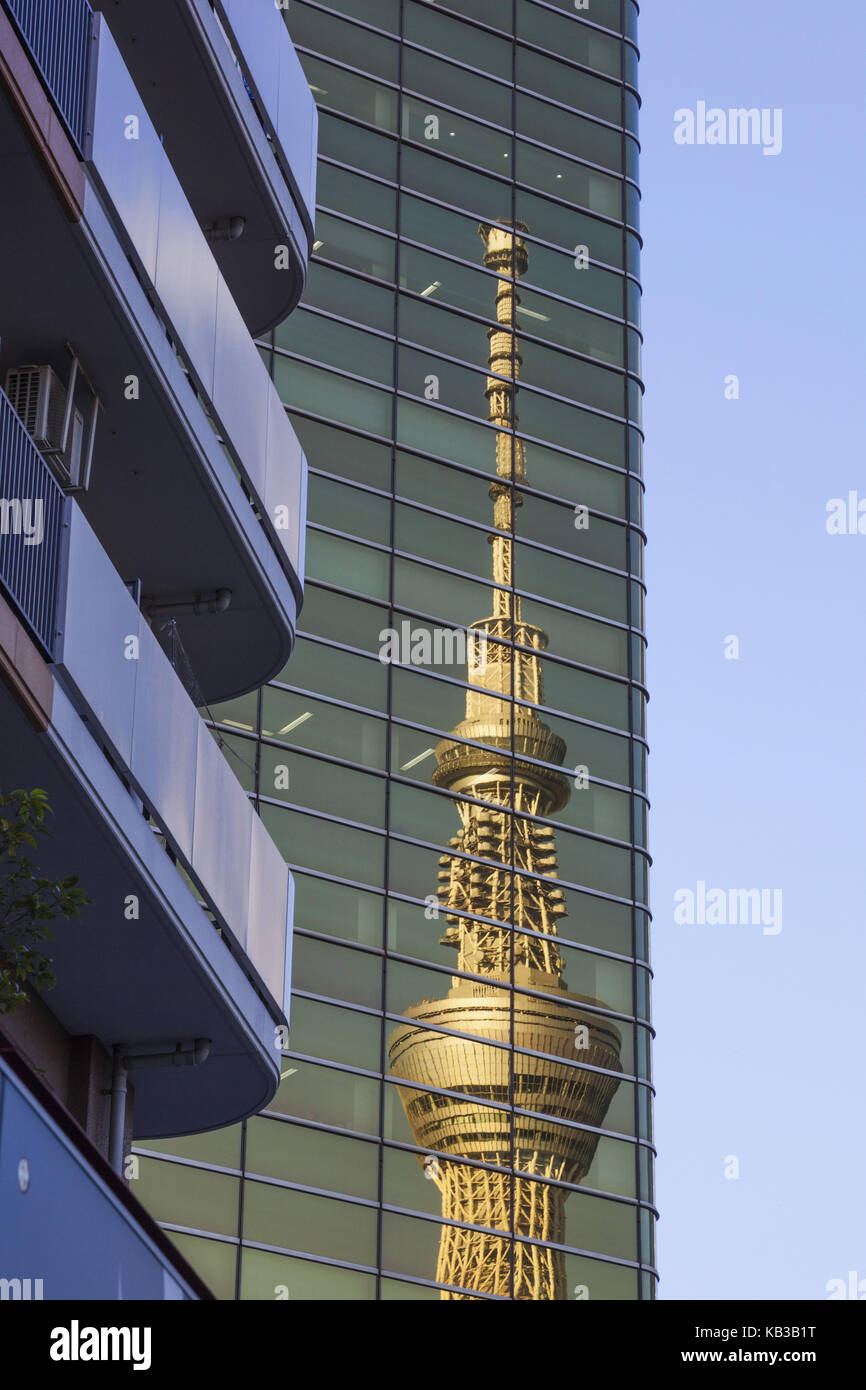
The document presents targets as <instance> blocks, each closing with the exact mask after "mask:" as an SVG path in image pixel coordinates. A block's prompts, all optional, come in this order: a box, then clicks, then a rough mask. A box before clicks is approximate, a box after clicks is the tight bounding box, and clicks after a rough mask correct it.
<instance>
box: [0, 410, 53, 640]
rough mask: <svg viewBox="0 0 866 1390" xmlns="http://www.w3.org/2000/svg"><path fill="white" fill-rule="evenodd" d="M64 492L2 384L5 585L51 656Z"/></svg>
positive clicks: (0, 529)
mask: <svg viewBox="0 0 866 1390" xmlns="http://www.w3.org/2000/svg"><path fill="white" fill-rule="evenodd" d="M63 500H64V498H63V492H62V490H61V488H60V485H59V483H58V482H57V481H56V479H55V478H54V477H53V475H52V474H51V473H50V472H49V470H48V466H47V464H46V463H45V460H44V459H43V457H42V455H41V454H40V452H39V450H38V449H37V448H36V445H35V444H34V443H33V440H32V439H31V438H30V435H29V434H28V433H27V431H26V429H25V428H24V425H23V424H22V422H21V420H20V418H19V416H18V415H17V414H16V412H15V411H14V410H13V408H12V406H11V404H10V402H9V398H8V396H7V395H6V394H5V392H4V391H3V390H2V389H0V588H2V589H3V590H4V591H5V592H6V594H7V595H8V597H9V599H10V601H11V602H12V603H13V604H14V606H15V608H16V609H17V610H18V613H19V616H20V617H21V618H22V620H23V621H24V622H25V623H26V624H27V627H28V628H29V630H30V632H31V633H32V635H33V637H34V638H35V639H36V641H37V642H38V644H39V646H40V647H41V648H42V651H43V653H44V654H45V656H47V657H48V658H49V659H50V658H51V657H52V653H53V647H54V621H55V610H56V607H57V581H58V560H59V553H60V528H61V521H62V513H63Z"/></svg>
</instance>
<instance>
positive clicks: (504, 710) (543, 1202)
mask: <svg viewBox="0 0 866 1390" xmlns="http://www.w3.org/2000/svg"><path fill="white" fill-rule="evenodd" d="M527 230H528V229H527V228H526V227H525V226H524V225H523V224H522V223H519V222H516V223H514V224H513V226H512V225H502V224H498V223H482V224H481V226H480V227H479V233H480V236H481V240H482V242H483V245H484V264H485V266H486V267H487V268H488V269H489V270H492V271H493V272H495V275H496V277H497V279H496V327H495V328H491V329H490V330H489V331H488V338H489V354H488V366H489V372H490V375H489V376H488V378H487V386H486V392H485V394H486V396H487V401H488V418H489V420H490V422H491V424H492V425H493V426H494V428H495V440H496V477H495V480H494V482H493V483H492V484H491V486H490V497H491V500H492V502H493V525H494V530H493V532H492V533H491V535H490V537H489V540H490V544H491V550H492V576H493V603H492V608H493V612H492V613H491V614H490V616H488V617H486V618H482V619H480V620H478V621H476V622H474V623H472V625H471V626H472V628H473V629H474V630H475V632H476V633H477V634H478V640H477V641H476V642H474V643H470V644H469V658H468V668H467V681H468V684H469V689H468V691H467V695H466V712H465V717H464V718H463V719H462V720H461V721H460V723H459V724H458V725H457V726H456V727H455V728H454V729H453V730H452V734H451V736H450V737H449V738H447V739H444V740H443V741H442V742H440V743H439V745H438V746H437V748H436V761H437V766H436V770H435V772H434V774H433V781H434V783H435V784H436V786H438V787H442V788H444V789H447V790H448V791H450V792H452V793H453V794H454V795H455V797H459V798H460V799H459V800H458V801H457V803H456V804H457V810H458V813H459V816H460V820H461V829H460V832H459V834H457V835H456V836H455V837H454V838H453V839H452V840H451V842H450V848H451V852H450V853H448V854H444V855H443V856H442V857H441V859H440V861H439V862H440V871H439V889H438V896H439V902H440V908H441V910H442V911H444V915H445V919H446V922H447V924H448V925H447V929H446V932H445V935H444V937H443V938H442V941H443V944H446V945H448V946H453V947H454V948H456V950H457V969H458V971H459V972H461V973H460V974H458V975H455V976H453V977H452V987H451V989H450V990H449V991H448V993H447V995H446V996H445V997H444V998H442V999H438V1000H433V1001H426V1000H425V1001H423V1002H422V1003H419V1004H415V1005H413V1006H412V1007H411V1008H410V1009H408V1010H407V1011H406V1014H405V1018H406V1023H405V1024H402V1025H401V1026H400V1027H398V1028H397V1029H396V1030H395V1031H394V1033H393V1034H392V1036H391V1038H390V1042H389V1051H390V1057H391V1066H392V1070H393V1071H394V1073H395V1074H396V1075H397V1076H399V1077H401V1078H405V1082H404V1084H403V1085H401V1087H400V1095H401V1099H402V1101H403V1105H404V1107H405V1110H406V1114H407V1117H408V1119H409V1123H410V1125H411V1127H412V1131H413V1134H414V1136H415V1140H416V1142H417V1143H418V1144H419V1146H421V1147H422V1148H425V1149H433V1150H436V1151H437V1152H438V1153H439V1154H441V1155H442V1158H441V1160H440V1161H439V1162H437V1164H436V1165H435V1166H434V1167H433V1169H432V1171H433V1173H434V1175H435V1181H436V1183H437V1185H438V1187H439V1190H440V1192H441V1197H442V1215H443V1217H444V1218H445V1219H446V1221H447V1222H449V1223H451V1222H456V1223H464V1224H462V1225H451V1224H446V1225H443V1228H442V1235H441V1240H440V1246H439V1260H438V1267H437V1272H436V1278H437V1280H438V1281H439V1282H440V1283H442V1284H446V1285H450V1286H452V1288H451V1290H443V1293H442V1297H443V1298H446V1299H451V1298H472V1297H473V1296H476V1297H477V1296H479V1295H483V1294H488V1295H494V1296H499V1297H504V1298H514V1299H532V1300H545V1299H565V1298H566V1297H567V1293H566V1277H565V1256H564V1254H563V1253H562V1252H561V1251H558V1250H554V1249H550V1248H548V1246H547V1245H540V1244H536V1243H534V1242H551V1243H553V1244H562V1243H563V1242H564V1240H565V1201H566V1198H567V1195H568V1189H567V1188H566V1187H563V1186H560V1185H559V1184H561V1183H577V1182H580V1181H581V1180H582V1179H583V1178H584V1177H585V1175H586V1173H587V1171H588V1169H589V1166H590V1164H591V1162H592V1159H593V1156H594V1154H595V1149H596V1145H597V1142H598V1140H597V1136H596V1135H595V1134H593V1133H592V1132H591V1131H590V1130H586V1129H580V1128H577V1127H576V1126H577V1125H591V1126H600V1125H601V1124H602V1122H603V1120H604V1117H605V1114H606V1112H607V1109H608V1106H609V1105H610V1102H611V1100H612V1098H613V1095H614V1092H615V1091H616V1088H617V1086H618V1084H619V1083H618V1081H617V1079H616V1077H615V1076H611V1075H606V1074H605V1073H604V1071H594V1070H587V1069H586V1067H587V1066H588V1067H589V1068H603V1069H605V1071H607V1072H611V1071H619V1069H620V1062H619V1052H620V1042H621V1039H620V1034H619V1032H618V1030H617V1029H616V1028H615V1027H614V1026H613V1024H612V1023H610V1022H609V1021H608V1020H607V1019H605V1018H604V1017H603V1016H601V1015H599V1014H596V1013H594V1012H591V1011H589V1010H587V1009H585V1008H582V1007H581V1006H582V1005H587V1004H589V1005H596V1004H598V1002H599V1001H597V1000H594V999H587V998H584V997H582V996H579V995H576V994H572V993H570V992H569V990H568V988H567V985H566V983H565V980H564V979H563V969H564V965H563V957H562V954H561V952H560V950H559V946H558V943H557V936H556V923H557V919H559V918H561V917H563V916H564V915H565V914H566V907H565V901H564V895H563V892H562V889H561V888H560V887H559V886H558V885H557V881H556V879H557V861H556V841H555V837H554V832H553V829H552V827H551V826H550V825H549V824H546V823H545V821H546V819H548V818H550V817H552V816H554V815H555V814H556V812H558V811H559V810H561V809H562V807H563V806H565V804H566V802H567V801H568V798H569V794H570V790H571V783H570V780H569V778H567V777H566V776H565V775H564V773H563V772H562V771H561V770H560V769H561V765H562V763H563V760H564V758H565V752H566V748H565V744H564V742H563V740H562V739H561V738H560V737H559V736H558V735H557V734H555V733H554V732H553V731H552V730H551V729H550V728H549V727H548V726H547V725H546V724H544V723H543V722H542V720H541V719H540V718H539V716H538V713H537V709H536V706H538V705H541V704H543V700H544V690H543V673H542V665H541V657H540V655H539V654H540V653H541V652H543V651H544V650H545V648H546V646H547V635H546V634H545V633H544V632H543V631H542V629H541V628H539V627H536V626H534V625H532V624H531V623H527V622H526V621H525V620H524V618H523V616H522V611H521V602H520V597H519V595H518V594H517V593H516V592H515V588H514V582H515V581H514V536H515V529H516V528H515V521H516V516H517V512H518V509H519V508H520V506H521V505H522V503H523V498H522V496H521V494H520V491H519V485H520V484H521V483H524V482H525V481H526V457H525V449H524V445H523V442H522V440H520V439H518V438H517V436H516V433H515V430H516V426H517V413H516V408H515V407H516V401H515V397H516V390H517V382H518V380H519V376H520V367H521V357H520V352H519V342H518V336H517V310H518V306H519V303H520V298H519V295H518V293H517V282H518V280H519V278H520V276H522V275H524V274H525V273H526V271H527V269H528V265H529V255H528V249H527V246H526V242H525V240H524V234H525V233H526V232H527ZM518 702H519V703H518ZM467 976H472V977H474V978H466V977H467ZM439 1030H448V1031H439ZM421 1087H432V1088H435V1090H436V1091H438V1092H440V1093H439V1094H437V1093H431V1092H430V1091H428V1090H422V1089H420V1088H421ZM441 1092H451V1093H453V1094H448V1095H445V1094H441ZM485 1102H486V1103H485ZM516 1108H517V1109H516ZM518 1110H519V1112H520V1113H518ZM524 1111H531V1112H533V1113H532V1114H525V1113H523V1112H524ZM482 1165H489V1166H482ZM428 1171H430V1169H429V1168H428ZM469 1227H473V1228H474V1229H468V1228H469ZM479 1228H480V1229H479Z"/></svg>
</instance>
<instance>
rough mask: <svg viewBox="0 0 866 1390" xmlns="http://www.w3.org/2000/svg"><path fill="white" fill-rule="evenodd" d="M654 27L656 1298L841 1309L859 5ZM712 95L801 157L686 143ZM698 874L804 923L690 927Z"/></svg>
mask: <svg viewBox="0 0 866 1390" xmlns="http://www.w3.org/2000/svg"><path fill="white" fill-rule="evenodd" d="M642 11H643V12H642V16H641V33H640V40H641V53H642V63H641V80H642V91H643V99H644V105H643V112H642V124H641V139H642V145H643V158H642V170H641V179H642V185H643V192H644V201H643V234H644V238H645V248H644V257H643V281H644V332H645V337H646V347H645V360H644V376H645V380H646V386H647V395H646V401H645V426H646V430H647V450H646V456H645V474H646V480H647V485H648V501H647V528H648V532H649V537H650V541H649V547H648V562H647V578H648V583H649V604H648V629H649V639H650V649H649V676H648V679H649V684H650V690H651V693H652V700H651V704H650V726H649V736H650V742H651V746H652V754H653V756H652V761H651V781H650V793H651V797H652V802H653V816H652V820H651V827H652V830H651V835H652V838H651V848H652V852H653V856H654V861H655V868H654V879H653V908H654V915H655V937H654V953H653V964H654V968H655V971H656V982H655V990H654V1015H655V1019H654V1021H655V1025H656V1027H657V1029H658V1041H657V1045H656V1054H655V1080H656V1084H657V1087H658V1093H659V1094H658V1102H657V1106H656V1140H657V1144H658V1148H659V1163H658V1183H657V1199H658V1203H659V1206H660V1209H661V1212H662V1219H661V1222H660V1224H659V1232H658V1241H659V1262H660V1268H661V1272H662V1284H661V1291H660V1292H661V1297H663V1298H668V1299H671V1298H674V1299H676V1298H700V1299H737V1298H745V1299H764V1298H782V1299H825V1298H826V1297H827V1289H826V1286H827V1283H828V1281H829V1280H831V1279H834V1278H841V1279H845V1280H846V1281H847V1279H848V1272H849V1271H850V1270H856V1271H857V1274H858V1278H859V1279H863V1280H864V1281H866V1220H864V1206H866V1198H864V1179H863V1164H862V1155H863V1152H864V1148H866V1103H864V1076H863V1073H864V1063H866V1047H864V989H866V986H864V973H866V971H864V966H866V948H864V902H866V805H864V802H866V699H864V690H866V621H864V576H866V535H862V536H861V535H859V534H858V535H853V536H852V535H842V536H839V535H829V534H828V533H827V526H826V522H827V510H826V508H827V503H828V502H829V501H830V499H832V498H844V499H847V496H848V494H849V492H851V491H857V492H858V493H859V497H860V498H862V499H864V501H866V447H864V441H863V420H862V413H863V403H864V394H866V393H864V389H863V372H864V363H866V356H864V345H863V343H862V333H861V330H860V320H861V318H862V315H863V305H864V302H866V296H864V278H866V260H864V257H863V255H862V252H861V249H860V245H861V240H862V235H863V230H862V226H863V215H864V209H863V206H862V204H863V193H862V179H863V175H862V161H863V149H864V145H866V112H864V104H863V102H864V99H863V96H862V92H863V76H862V61H863V59H862V55H863V52H864V51H866V7H864V6H862V5H861V4H860V3H857V0H837V3H836V4H834V5H832V6H824V5H818V4H817V3H806V0H727V3H724V4H723V3H719V0H646V3H644V5H643V7H642ZM699 101H705V102H706V103H707V105H708V106H709V107H714V106H715V107H722V108H725V109H728V108H730V107H740V106H746V107H758V108H765V107H766V108H781V110H782V113H783V126H782V130H783V143H782V151H781V153H780V154H779V155H778V157H772V156H769V157H768V156H765V155H763V153H762V151H761V149H760V148H759V147H751V146H749V147H743V146H726V147H719V146H708V145H704V146H698V145H694V146H691V147H688V146H681V145H677V144H676V143H675V142H674V138H673V132H674V112H675V111H676V110H677V109H679V108H685V107H691V108H695V107H696V104H697V103H698V102H699ZM730 374H736V375H737V376H738V378H739V382H740V398H739V400H727V399H726V398H725V378H726V377H728V376H729V375H730ZM864 511H866V507H864ZM864 527H866V520H864ZM729 636H736V637H737V638H738V639H739V648H740V654H739V659H738V660H726V659H725V639H726V638H727V637H729ZM701 880H702V881H703V882H705V883H706V885H707V889H708V890H709V889H710V888H722V889H729V888H742V889H749V888H756V887H757V888H766V889H776V888H779V889H781V890H782V895H783V896H782V906H783V915H782V930H781V932H779V933H778V934H777V935H769V934H766V935H765V934H764V933H763V931H762V928H761V926H760V925H736V926H721V925H692V926H688V925H678V924H677V923H676V922H675V921H674V893H675V892H676V891H677V890H678V889H681V888H691V889H692V890H694V889H695V887H696V885H697V883H698V881H701ZM730 1156H735V1157H736V1158H737V1159H738V1162H739V1177H738V1178H736V1179H731V1178H726V1177H725V1167H726V1160H727V1159H729V1157H730ZM728 1167H729V1168H732V1167H733V1165H731V1164H728ZM861 1297H866V1282H864V1286H863V1292H862V1295H861Z"/></svg>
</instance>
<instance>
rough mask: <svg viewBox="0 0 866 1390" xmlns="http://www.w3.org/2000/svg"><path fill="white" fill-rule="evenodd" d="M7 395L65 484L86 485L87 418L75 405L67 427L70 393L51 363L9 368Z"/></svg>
mask: <svg viewBox="0 0 866 1390" xmlns="http://www.w3.org/2000/svg"><path fill="white" fill-rule="evenodd" d="M6 395H7V396H8V397H9V400H10V402H11V404H12V407H13V409H14V410H15V411H16V413H17V414H18V416H19V418H20V419H21V421H22V422H23V424H24V428H25V429H26V430H27V433H28V434H29V435H30V437H31V439H32V440H33V442H34V444H35V445H36V447H37V449H39V450H40V452H41V453H43V454H44V455H45V459H46V462H47V463H48V465H49V467H50V468H51V469H52V471H53V472H54V473H55V474H56V476H57V478H58V480H59V481H60V482H61V483H62V484H63V486H64V487H68V488H78V487H83V486H86V480H83V479H82V459H83V456H84V417H83V416H82V414H81V411H80V410H79V409H78V408H77V407H76V406H75V405H73V406H72V410H71V413H70V416H69V421H68V426H67V411H68V407H69V393H68V391H67V389H66V387H65V386H64V385H63V383H62V381H61V380H60V378H59V377H58V376H57V373H56V372H55V371H54V370H53V369H52V368H51V367H48V366H41V367H40V366H26V367H10V368H9V370H8V371H7V373H6ZM64 432H65V433H66V440H65V447H64Z"/></svg>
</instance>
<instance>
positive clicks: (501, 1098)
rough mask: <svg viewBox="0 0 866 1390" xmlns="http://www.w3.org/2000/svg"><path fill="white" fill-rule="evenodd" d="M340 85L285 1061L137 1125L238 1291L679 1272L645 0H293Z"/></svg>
mask: <svg viewBox="0 0 866 1390" xmlns="http://www.w3.org/2000/svg"><path fill="white" fill-rule="evenodd" d="M286 21H287V24H288V27H289V30H290V32H291V35H292V38H293V40H294V43H295V45H296V48H297V51H298V53H299V56H300V58H301V61H302V63H303V66H304V70H305V73H306V76H307V78H308V81H309V83H310V86H311V88H312V91H313V94H314V96H315V98H316V101H317V103H318V106H319V116H320V123H319V152H320V159H319V170H318V212H317V220H316V235H317V238H318V239H317V242H316V247H315V251H316V254H315V257H314V260H313V262H312V264H311V268H310V276H309V283H308V288H307V292H306V295H305V298H304V301H303V304H302V306H301V308H299V309H298V310H296V312H295V313H294V314H293V315H292V317H291V319H290V320H289V321H288V322H287V323H286V324H284V325H283V326H282V327H280V328H277V329H276V330H275V332H274V333H273V334H272V335H271V339H270V341H268V342H267V343H265V342H262V343H261V344H260V347H261V350H262V352H263V354H264V356H265V358H266V361H267V362H268V365H269V367H270V369H271V372H272V374H273V378H274V381H275V383H276V385H277V387H278V390H279V392H280V395H281V398H282V400H283V401H284V402H285V405H286V407H287V409H288V411H289V414H290V417H291V420H292V423H293V425H294V427H295V430H296V432H297V434H298V435H299V437H300V439H301V442H302V444H303V447H304V450H305V453H306V455H307V459H308V461H309V465H310V470H311V474H310V489H309V499H308V502H309V518H310V526H309V530H308V535H307V555H306V569H307V589H306V599H305V605H304V609H303V612H302V614H301V617H300V623H299V632H300V635H299V638H298V642H297V646H296V649H295V652H294V655H293V656H292V659H291V661H290V662H289V664H288V666H287V667H286V669H285V670H284V671H283V673H282V674H281V677H280V679H279V680H277V681H275V682H273V683H272V684H270V685H269V686H267V687H266V688H265V689H264V690H263V691H261V692H259V693H258V695H249V696H244V697H242V698H240V699H238V700H235V701H232V702H230V703H228V704H224V705H221V706H218V707H214V708H213V710H212V716H213V720H214V724H215V726H216V731H217V732H218V735H219V737H220V739H221V740H222V741H223V745H224V748H225V751H226V754H227V756H228V757H229V759H230V761H231V764H232V766H233V767H234V768H235V771H236V772H237V774H238V776H239V777H240V779H241V781H242V782H243V784H244V785H245V787H246V789H247V790H248V792H249V793H250V795H251V796H253V797H254V798H255V800H256V803H257V806H258V809H259V811H260V814H261V815H262V817H263V819H264V821H265V823H266V825H267V828H268V830H269V832H270V834H271V835H272V837H273V838H274V840H275V841H276V843H277V844H278V845H279V847H280V848H281V849H282V851H283V853H284V855H285V857H286V859H287V861H288V862H289V863H290V865H291V866H292V869H293V872H294V875H295V882H296V901H295V923H296V935H295V946H294V962H293V985H294V996H293V1003H292V1013H291V1030H290V1036H289V1042H288V1047H287V1048H286V1049H285V1053H284V1061H283V1067H282V1071H283V1080H282V1084H281V1087H280V1091H279V1093H278V1096H277V1097H276V1099H275V1100H274V1102H273V1103H272V1105H271V1107H270V1109H269V1110H268V1111H267V1112H266V1113H265V1114H263V1115H261V1116H258V1117H256V1118H255V1119H252V1120H250V1121H247V1122H246V1123H245V1124H244V1125H243V1126H238V1127H236V1128H233V1129H231V1130H225V1131H221V1132H219V1133H217V1134H211V1135H201V1136H198V1137H196V1138H191V1139H186V1140H175V1141H163V1142H162V1143H160V1144H159V1145H148V1146H147V1147H146V1148H142V1149H141V1150H140V1151H139V1153H140V1159H141V1176H140V1178H139V1180H138V1188H137V1191H138V1195H140V1196H142V1197H143V1199H144V1200H145V1202H146V1203H147V1204H148V1205H149V1206H150V1207H151V1209H152V1210H153V1212H154V1214H155V1215H156V1216H157V1217H158V1218H159V1219H160V1220H161V1221H162V1222H163V1223H164V1224H165V1226H166V1229H168V1230H169V1231H170V1232H171V1233H172V1234H173V1235H174V1238H175V1239H176V1240H177V1242H178V1244H179V1245H180V1246H181V1249H182V1250H183V1252H184V1253H185V1254H186V1255H187V1257H188V1258H189V1259H190V1260H191V1261H192V1263H193V1264H194V1265H195V1266H196V1267H197V1268H198V1269H199V1270H200V1271H201V1273H202V1274H203V1275H204V1277H205V1278H206V1279H208V1280H209V1281H210V1283H211V1285H212V1287H214V1289H215V1291H216V1292H217V1293H218V1294H220V1295H221V1296H224V1297H235V1296H239V1297H243V1298H256V1299H273V1298H285V1297H288V1298H292V1299H304V1298H308V1299H309V1298H312V1299H322V1300H329V1299H377V1298H379V1299H397V1300H409V1299H417V1298H420V1299H425V1298H430V1299H439V1298H447V1299H452V1298H457V1299H459V1298H476V1299H477V1298H494V1299H496V1298H506V1299H521V1300H523V1299H537V1300H565V1299H572V1300H574V1299H576V1300H584V1299H589V1300H593V1299H596V1300H597V1299H618V1300H633V1299H639V1298H643V1299H648V1298H653V1297H654V1294H655V1246H654V1216H655V1213H654V1207H653V1178H652V1164H653V1150H652V1128H651V1089H652V1088H651V1073H650V1052H651V1035H652V1029H651V1026H650V1021H649V994H650V984H649V982H650V970H649V963H648V959H649V950H648V939H649V911H648V895H647V880H648V854H647V828H646V827H647V814H646V812H647V802H646V742H645V733H646V729H645V706H646V693H645V685H644V646H645V644H644V637H643V626H644V622H643V617H644V585H643V558H642V557H643V545H644V533H643V529H642V493H643V483H642V480H641V443H642V436H641V420H640V401H641V392H642V388H641V383H640V347H641V337H640V326H639V324H640V287H639V281H638V274H639V252H640V237H639V230H638V207H639V192H638V186H637V165H638V141H637V124H638V106H639V100H638V95H637V62H638V54H637V47H636V42H637V5H636V4H634V3H633V0H589V2H588V3H587V4H586V5H584V6H583V7H582V8H581V7H579V6H577V5H576V4H575V3H574V0H558V3H540V2H539V0H446V3H442V4H433V3H429V0H351V3H350V0H345V3H337V0H332V3H331V4H330V5H328V6H324V5H319V4H314V3H311V2H305V0H293V3H292V4H291V6H290V8H288V10H287V11H286Z"/></svg>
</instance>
